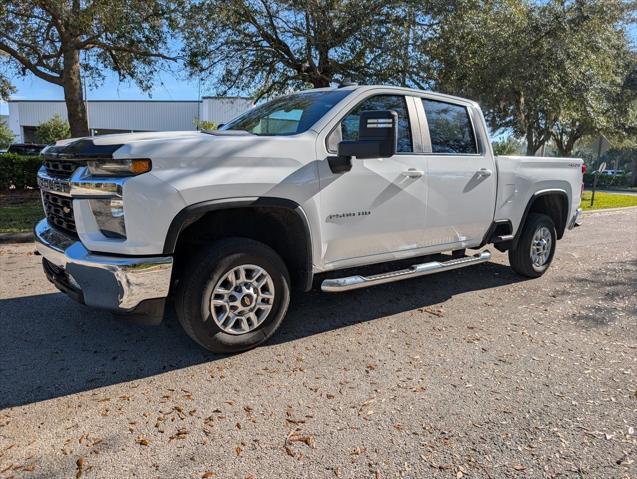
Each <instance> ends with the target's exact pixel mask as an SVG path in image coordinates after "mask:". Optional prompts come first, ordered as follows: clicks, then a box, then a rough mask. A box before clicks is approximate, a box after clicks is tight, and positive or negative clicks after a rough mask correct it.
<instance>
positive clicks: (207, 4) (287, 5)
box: [185, 0, 424, 99]
mask: <svg viewBox="0 0 637 479" xmlns="http://www.w3.org/2000/svg"><path fill="white" fill-rule="evenodd" d="M418 3H419V4H420V5H421V9H422V8H424V3H423V2H418ZM410 8H411V7H410V5H409V2H406V1H399V0H384V1H379V0H375V1H367V0H328V1H326V0H306V1H303V2H300V1H276V0H258V1H257V0H202V1H200V2H196V3H195V4H193V5H192V8H191V9H190V10H189V13H188V21H187V22H186V26H185V37H186V41H185V56H186V57H187V64H188V67H189V69H190V71H191V72H192V74H193V75H196V76H198V75H203V76H205V77H206V78H211V79H212V80H213V81H214V83H215V85H216V86H217V87H218V88H219V89H220V90H221V91H222V92H223V93H224V94H225V93H227V92H228V91H232V90H235V91H250V92H253V93H254V94H255V96H256V98H257V99H258V98H260V97H262V96H270V95H272V94H276V93H282V92H285V91H288V90H289V89H294V88H296V89H298V88H304V87H307V86H308V85H309V86H312V87H316V88H318V87H326V86H329V85H330V84H332V83H333V82H335V81H339V80H343V79H346V78H351V79H353V80H355V81H360V82H382V83H385V82H387V83H392V82H393V83H405V82H406V81H407V80H408V78H409V77H410V74H411V73H412V72H413V66H412V65H411V63H410V61H409V57H410V54H409V52H410V51H411V45H410V43H409V40H410V38H411V34H410V33H408V30H410V29H411V27H412V24H411V23H410V22H408V21H406V18H409V12H410V10H409V9H410ZM412 11H413V9H412ZM209 32H214V34H213V35H210V34H209ZM406 52H407V54H406Z"/></svg>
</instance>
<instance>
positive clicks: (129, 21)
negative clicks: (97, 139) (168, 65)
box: [0, 0, 207, 136]
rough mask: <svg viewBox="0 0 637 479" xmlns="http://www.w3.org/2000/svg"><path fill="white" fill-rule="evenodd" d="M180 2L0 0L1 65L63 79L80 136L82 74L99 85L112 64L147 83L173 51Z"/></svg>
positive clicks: (56, 80)
mask: <svg viewBox="0 0 637 479" xmlns="http://www.w3.org/2000/svg"><path fill="white" fill-rule="evenodd" d="M183 5H184V0H100V1H96V0H93V1H82V2H80V1H79V0H78V1H73V2H71V1H60V0H56V1H47V2H42V1H38V0H0V52H2V53H3V54H4V56H2V57H0V66H1V65H4V66H6V67H9V68H10V69H11V70H12V72H13V73H14V74H15V75H23V76H24V75H35V76H37V77H38V78H40V79H42V80H44V81H47V82H49V83H53V84H55V85H59V86H61V87H63V88H64V93H65V98H66V99H67V101H66V103H67V110H68V113H69V122H70V124H71V131H72V132H73V134H74V136H80V134H86V133H87V132H88V126H87V121H86V111H85V107H84V103H83V101H82V88H81V85H82V76H84V80H87V81H88V83H89V85H91V86H97V85H99V84H101V83H102V81H103V80H104V78H105V72H106V71H108V70H110V71H114V72H116V73H117V74H118V76H119V78H120V80H125V79H129V80H132V81H134V82H135V83H136V84H137V85H138V86H139V87H140V88H141V89H142V90H144V91H148V90H149V89H150V88H151V86H152V84H153V80H154V79H155V78H156V73H157V72H158V71H159V69H160V68H161V67H162V66H163V65H164V63H165V61H169V60H173V59H174V58H173V57H172V56H171V52H170V44H171V42H172V40H173V39H174V38H175V31H176V29H177V23H178V22H177V15H178V13H179V12H180V11H182V9H183ZM205 36H207V35H205ZM80 63H81V64H80ZM1 87H2V84H1V83H0V92H1V91H2V88H1Z"/></svg>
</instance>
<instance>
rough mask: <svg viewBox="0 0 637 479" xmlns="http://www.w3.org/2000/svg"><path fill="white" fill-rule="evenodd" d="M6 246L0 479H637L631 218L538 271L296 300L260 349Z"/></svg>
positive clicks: (569, 246)
mask: <svg viewBox="0 0 637 479" xmlns="http://www.w3.org/2000/svg"><path fill="white" fill-rule="evenodd" d="M32 249H33V248H32V247H31V246H29V245H14V246H7V245H2V246H0V266H1V275H2V277H1V278H0V280H1V283H0V285H1V288H0V298H1V299H0V341H1V344H0V477H11V476H15V477H39V478H44V477H113V478H122V477H144V478H146V477H199V478H203V477H215V478H226V477H227V478H250V477H251V478H268V477H276V478H296V477H312V478H314V477H316V478H330V477H348V478H362V477H371V478H378V477H381V478H386V477H412V478H425V477H445V478H446V477H452V478H460V477H471V478H473V477H485V478H500V477H560V478H562V477H578V478H580V477H590V478H601V477H613V478H622V477H626V478H628V477H632V478H634V477H637V432H636V430H637V210H636V209H631V210H627V211H619V212H618V211H613V212H608V213H604V212H600V213H592V214H588V215H586V216H585V218H584V225H583V226H582V227H581V228H577V229H576V230H575V231H572V232H569V233H567V236H566V237H565V239H564V240H563V241H560V242H559V244H558V252H557V254H556V258H555V261H554V263H553V266H552V268H551V270H550V271H549V272H548V273H547V274H546V275H545V276H544V277H542V278H540V279H538V280H531V281H524V280H522V279H521V278H519V277H517V276H515V275H514V274H513V273H512V272H511V270H510V269H509V267H508V264H507V260H506V255H504V254H500V253H497V254H494V260H493V261H492V262H491V263H488V264H485V265H480V266H476V267H474V268H472V269H471V268H470V269H465V270H458V271H452V272H448V273H442V274H439V275H434V276H429V277H423V278H420V279H415V280H411V281H405V282H402V283H395V284H391V285H385V286H378V287H375V288H372V289H368V290H361V291H357V292H352V293H348V294H340V295H327V294H320V293H309V294H304V295H299V296H298V297H296V298H295V299H294V301H293V305H292V308H291V311H290V314H289V316H288V318H287V319H286V322H285V323H284V325H283V326H282V328H281V330H280V331H279V332H278V333H277V334H276V336H275V338H273V340H272V341H271V342H270V343H269V344H268V345H266V346H264V347H261V348H258V349H255V350H253V351H249V352H246V353H243V354H238V355H235V356H225V357H224V356H215V355H211V354H207V353H205V352H203V351H202V350H201V349H199V348H198V347H197V346H196V345H194V344H193V343H192V342H191V341H190V340H189V339H188V338H187V337H186V336H185V334H184V333H183V332H182V331H181V329H180V328H179V326H178V325H177V323H176V321H175V320H174V318H172V317H169V318H168V320H166V321H165V322H164V323H163V324H162V325H161V326H157V327H148V326H146V327H144V326H137V325H133V324H129V323H126V322H123V321H121V320H114V319H111V317H110V315H108V314H106V313H103V312H99V311H94V310H91V309H89V308H86V307H83V306H81V305H78V304H75V303H74V302H72V301H71V300H69V299H67V298H66V297H65V296H64V295H62V294H60V293H57V292H56V291H55V289H54V288H53V287H51V286H50V285H49V284H48V283H47V281H46V280H45V278H44V276H43V274H42V272H41V269H40V265H39V261H40V259H39V257H37V256H34V255H33V254H32Z"/></svg>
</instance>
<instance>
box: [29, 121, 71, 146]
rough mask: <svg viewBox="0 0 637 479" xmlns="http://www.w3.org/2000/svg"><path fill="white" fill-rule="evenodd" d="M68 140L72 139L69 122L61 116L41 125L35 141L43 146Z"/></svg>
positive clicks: (36, 132)
mask: <svg viewBox="0 0 637 479" xmlns="http://www.w3.org/2000/svg"><path fill="white" fill-rule="evenodd" d="M67 138H71V128H70V126H69V122H68V121H65V120H63V119H62V118H61V117H60V115H54V116H53V117H52V118H49V119H48V120H47V121H45V122H44V123H40V124H39V125H38V129H37V130H36V131H35V141H36V142H38V143H41V144H43V145H48V144H50V143H55V142H56V141H58V140H65V139H67Z"/></svg>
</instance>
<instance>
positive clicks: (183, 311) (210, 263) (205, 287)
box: [175, 238, 290, 353]
mask: <svg viewBox="0 0 637 479" xmlns="http://www.w3.org/2000/svg"><path fill="white" fill-rule="evenodd" d="M259 270H261V271H262V272H264V273H265V274H259V276H256V275H257V273H259ZM241 271H243V274H244V276H243V277H244V278H247V279H246V280H245V281H241V280H237V277H241ZM268 277H269V280H268V279H267V278H268ZM230 278H233V279H230ZM251 278H252V279H251ZM263 278H266V280H264V279H263ZM252 280H254V282H252ZM232 281H234V288H233V287H231V286H232V284H233V283H232ZM261 282H264V286H262V287H258V284H257V283H261ZM239 285H243V287H244V289H242V290H241V291H243V292H244V293H245V294H243V296H241V294H242V293H241V292H239V293H236V294H235V293H234V292H235V291H238V290H237V289H236V288H240V287H239ZM246 285H247V286H246ZM245 288H248V289H245ZM270 290H271V291H270ZM219 291H222V293H218V292H219ZM246 291H248V292H246ZM213 292H215V296H214V297H215V298H218V300H217V301H216V304H221V306H214V307H213V306H212V299H213ZM255 292H256V293H255ZM253 293H254V294H253ZM270 295H273V298H269V297H267V298H266V296H270ZM261 304H264V305H265V306H263V307H261ZM289 304H290V277H289V274H288V270H287V268H286V266H285V264H284V263H283V260H281V258H280V257H279V255H278V254H277V253H276V252H275V251H274V250H273V249H272V248H270V247H269V246H266V245H265V244H263V243H259V242H258V241H253V240H250V239H247V238H227V239H223V240H219V241H215V242H214V243H212V244H211V245H209V246H208V247H206V249H204V250H203V251H201V252H199V253H197V254H195V255H193V257H192V258H190V261H189V262H188V265H187V266H186V268H185V269H184V273H183V275H182V277H181V280H180V284H179V288H178V290H177V295H176V304H175V306H176V310H177V318H178V319H179V322H180V324H181V325H182V327H183V328H184V330H185V331H186V333H187V334H188V336H190V337H191V338H192V339H193V340H194V341H196V342H197V343H198V344H200V345H201V346H203V347H204V348H206V349H207V350H209V351H212V352H215V353H237V352H240V351H245V350H247V349H251V348H254V347H256V346H258V345H259V344H262V343H263V342H265V341H266V340H267V339H268V338H270V336H272V334H274V332H275V331H276V330H277V328H278V327H279V325H280V324H281V322H282V321H283V318H284V317H285V314H286V313H287V310H288V306H289ZM268 305H269V307H270V309H269V311H267V314H263V313H265V312H266V310H267V308H268ZM244 307H245V308H247V309H245V310H243V309H242V308H244ZM233 308H234V309H235V310H237V311H236V314H231V312H232V309H233ZM250 308H257V309H256V310H254V312H251V311H253V310H252V309H250ZM259 308H260V309H259ZM239 315H245V316H239ZM223 317H227V318H229V319H227V320H226V322H225V323H224V322H222V318H223ZM233 318H234V322H233ZM231 326H232V327H231ZM242 326H243V327H244V329H245V327H248V328H251V329H249V330H248V329H245V330H243V329H242Z"/></svg>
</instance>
